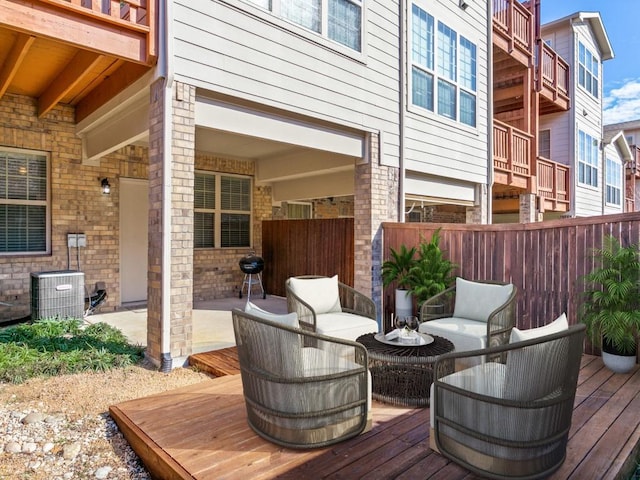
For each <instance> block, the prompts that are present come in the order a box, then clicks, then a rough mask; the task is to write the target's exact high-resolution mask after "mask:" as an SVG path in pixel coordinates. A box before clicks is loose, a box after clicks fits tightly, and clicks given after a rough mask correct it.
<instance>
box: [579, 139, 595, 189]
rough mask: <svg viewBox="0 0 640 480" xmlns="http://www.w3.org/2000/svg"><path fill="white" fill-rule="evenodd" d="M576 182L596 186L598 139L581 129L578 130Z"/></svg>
mask: <svg viewBox="0 0 640 480" xmlns="http://www.w3.org/2000/svg"><path fill="white" fill-rule="evenodd" d="M578 182H579V183H582V184H583V185H590V186H592V187H597V186H598V140H596V139H595V138H593V137H592V136H591V135H589V134H587V133H585V132H583V131H582V130H580V131H579V132H578Z"/></svg>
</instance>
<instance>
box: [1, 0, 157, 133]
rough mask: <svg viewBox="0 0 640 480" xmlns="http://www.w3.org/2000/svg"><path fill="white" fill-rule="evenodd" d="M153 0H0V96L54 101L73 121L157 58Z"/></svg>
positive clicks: (45, 107)
mask: <svg viewBox="0 0 640 480" xmlns="http://www.w3.org/2000/svg"><path fill="white" fill-rule="evenodd" d="M157 6H158V2H157V0H122V1H120V0H32V1H26V0H0V97H2V96H3V95H5V94H7V93H10V94H18V95H26V96H29V97H33V98H36V99H37V100H38V115H39V116H40V117H42V116H44V115H46V114H47V113H48V112H49V111H50V110H51V109H53V108H54V107H55V106H56V105H57V104H58V103H62V104H67V105H72V106H74V107H76V121H79V120H81V119H82V118H84V117H86V116H87V115H89V114H90V113H91V112H92V111H94V110H96V109H97V108H98V107H99V106H100V105H102V104H104V103H105V102H106V101H107V100H109V99H110V98H112V97H113V96H114V95H116V94H117V93H118V92H119V91H121V90H123V89H124V88H126V87H127V86H129V85H130V84H132V83H133V82H134V81H135V80H137V79H138V78H140V77H141V76H142V75H144V74H145V73H146V72H147V71H149V70H150V69H151V68H152V67H153V65H155V63H156V59H157V55H158V53H157V43H158V37H157V26H156V25H157V20H156V12H157Z"/></svg>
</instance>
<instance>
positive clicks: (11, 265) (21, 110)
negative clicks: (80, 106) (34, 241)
mask: <svg viewBox="0 0 640 480" xmlns="http://www.w3.org/2000/svg"><path fill="white" fill-rule="evenodd" d="M73 117H74V111H73V109H72V108H69V107H61V106H57V107H56V108H54V109H53V110H52V111H51V112H49V113H48V114H47V115H45V116H44V117H43V118H41V119H39V118H38V117H37V101H36V100H34V99H31V98H29V97H24V96H18V95H10V94H7V95H4V96H3V97H2V99H0V146H6V147H13V148H25V149H30V150H38V151H42V152H46V153H48V154H49V155H50V177H51V182H50V196H51V216H52V219H53V222H52V223H53V225H52V228H51V254H50V255H25V256H13V255H11V256H0V301H2V302H7V303H11V304H13V305H14V307H12V308H4V307H0V320H9V319H15V318H21V317H23V316H26V315H28V314H29V313H30V291H29V290H30V281H31V280H30V274H31V272H42V271H54V270H66V269H69V268H70V269H72V270H77V269H78V268H80V270H82V271H83V272H84V273H85V284H86V286H87V288H88V289H89V290H90V291H92V290H93V287H94V285H95V282H97V281H104V282H105V284H106V287H107V291H108V294H109V298H108V300H107V302H106V303H105V307H104V309H106V310H107V311H108V310H109V309H113V308H114V307H115V306H116V305H117V304H118V302H119V298H120V292H119V271H118V267H117V265H119V242H118V238H119V214H118V212H119V204H118V178H119V176H120V175H123V174H127V176H134V177H138V178H146V177H147V162H146V152H145V151H144V149H142V148H139V147H131V148H125V149H122V150H121V151H119V152H117V153H115V154H112V155H110V156H109V157H107V158H104V159H103V160H102V161H101V162H100V165H99V166H89V165H83V164H82V160H81V151H82V145H81V141H80V138H78V137H77V136H76V135H75V127H74V124H73ZM105 177H107V178H109V183H110V184H111V188H112V190H111V194H110V195H103V194H102V191H101V188H100V180H101V179H102V178H105ZM72 232H83V233H85V234H86V236H87V247H86V248H83V249H81V250H80V252H79V263H80V265H79V266H78V255H76V253H78V252H77V251H76V249H71V252H70V253H71V254H70V255H69V250H68V248H67V233H72Z"/></svg>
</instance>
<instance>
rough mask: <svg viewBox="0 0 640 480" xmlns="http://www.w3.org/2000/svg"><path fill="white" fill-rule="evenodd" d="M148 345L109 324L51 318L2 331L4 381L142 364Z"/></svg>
mask: <svg viewBox="0 0 640 480" xmlns="http://www.w3.org/2000/svg"><path fill="white" fill-rule="evenodd" d="M143 352H144V348H143V347H141V346H136V345H131V344H129V343H128V341H127V339H126V337H125V336H124V335H123V334H122V332H121V331H120V330H118V329H117V328H114V327H112V326H110V325H108V324H106V323H95V324H93V325H89V326H86V327H85V326H83V324H82V321H81V320H77V319H47V320H40V321H37V322H34V323H31V324H21V325H15V326H11V327H7V328H4V329H2V330H0V381H2V382H11V383H22V382H24V381H26V380H28V379H29V378H33V377H50V376H54V375H63V374H68V373H78V372H88V371H99V372H102V371H106V370H110V369H112V368H118V367H124V366H128V365H134V364H136V363H138V362H139V361H140V360H141V359H142V357H143Z"/></svg>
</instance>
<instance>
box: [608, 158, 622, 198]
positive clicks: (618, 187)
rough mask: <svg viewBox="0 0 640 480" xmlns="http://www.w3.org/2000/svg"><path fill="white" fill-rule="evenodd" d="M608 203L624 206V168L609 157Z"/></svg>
mask: <svg viewBox="0 0 640 480" xmlns="http://www.w3.org/2000/svg"><path fill="white" fill-rule="evenodd" d="M606 202H607V203H610V204H612V205H622V166H621V165H620V163H619V162H616V161H614V160H612V159H610V158H608V157H607V197H606Z"/></svg>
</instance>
